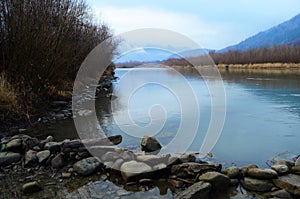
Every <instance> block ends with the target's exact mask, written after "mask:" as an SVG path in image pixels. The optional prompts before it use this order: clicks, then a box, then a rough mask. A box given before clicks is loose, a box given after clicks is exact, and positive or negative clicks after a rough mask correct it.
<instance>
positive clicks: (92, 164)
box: [73, 157, 102, 176]
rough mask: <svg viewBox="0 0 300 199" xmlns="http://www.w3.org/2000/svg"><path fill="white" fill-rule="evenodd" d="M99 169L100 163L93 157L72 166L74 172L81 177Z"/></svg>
mask: <svg viewBox="0 0 300 199" xmlns="http://www.w3.org/2000/svg"><path fill="white" fill-rule="evenodd" d="M101 168H102V164H101V162H99V160H98V159H97V158H95V157H89V158H86V159H83V160H80V161H78V162H76V163H75V164H74V165H73V169H74V171H75V172H77V173H78V174H80V175H83V176H87V175H90V174H92V173H94V172H96V171H98V170H99V169H101Z"/></svg>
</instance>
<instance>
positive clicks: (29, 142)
mask: <svg viewBox="0 0 300 199" xmlns="http://www.w3.org/2000/svg"><path fill="white" fill-rule="evenodd" d="M23 144H24V146H26V147H27V148H29V149H33V148H34V147H35V146H38V145H39V144H40V141H39V140H38V139H37V138H32V137H29V136H28V137H25V138H23Z"/></svg>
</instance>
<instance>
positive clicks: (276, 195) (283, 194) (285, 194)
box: [263, 190, 292, 199]
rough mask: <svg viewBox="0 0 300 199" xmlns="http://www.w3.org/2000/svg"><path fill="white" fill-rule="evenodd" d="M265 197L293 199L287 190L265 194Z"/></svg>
mask: <svg viewBox="0 0 300 199" xmlns="http://www.w3.org/2000/svg"><path fill="white" fill-rule="evenodd" d="M263 196H264V197H265V198H284V199H292V196H291V194H289V192H287V191H285V190H278V191H273V192H269V193H264V194H263Z"/></svg>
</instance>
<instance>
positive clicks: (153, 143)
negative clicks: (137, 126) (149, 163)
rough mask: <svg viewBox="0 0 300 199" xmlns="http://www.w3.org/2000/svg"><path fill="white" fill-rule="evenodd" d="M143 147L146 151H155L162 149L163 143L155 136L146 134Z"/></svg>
mask: <svg viewBox="0 0 300 199" xmlns="http://www.w3.org/2000/svg"><path fill="white" fill-rule="evenodd" d="M141 148H142V151H145V152H155V151H159V150H160V149H161V145H160V143H159V142H158V141H157V140H156V139H155V138H154V137H149V136H144V137H143V139H142V142H141Z"/></svg>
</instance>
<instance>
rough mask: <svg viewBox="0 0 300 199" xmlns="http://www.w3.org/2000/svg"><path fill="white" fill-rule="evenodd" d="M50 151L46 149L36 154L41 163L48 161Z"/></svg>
mask: <svg viewBox="0 0 300 199" xmlns="http://www.w3.org/2000/svg"><path fill="white" fill-rule="evenodd" d="M50 154H51V153H50V151H49V150H45V151H40V152H38V153H37V154H36V156H37V158H38V160H39V163H44V162H46V161H47V159H48V158H49V157H50Z"/></svg>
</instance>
